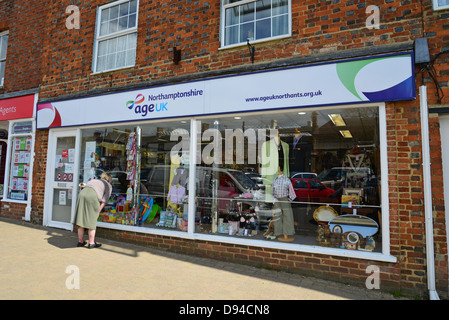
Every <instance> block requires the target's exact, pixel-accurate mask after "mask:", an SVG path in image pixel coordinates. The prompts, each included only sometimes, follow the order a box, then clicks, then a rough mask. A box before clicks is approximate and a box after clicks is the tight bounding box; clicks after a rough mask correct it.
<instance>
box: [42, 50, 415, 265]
mask: <svg viewBox="0 0 449 320" xmlns="http://www.w3.org/2000/svg"><path fill="white" fill-rule="evenodd" d="M413 99H415V82H414V72H413V57H412V54H411V53H409V52H407V53H401V54H394V55H385V56H377V57H370V58H364V59H356V60H348V61H340V62H332V63H324V64H317V65H310V66H301V67H291V68H285V69H280V70H269V71H261V72H253V73H248V74H239V75H232V76H223V77H216V78H211V79H200V80H197V81H191V82H183V83H174V84H170V85H164V86H153V87H148V88H142V89H136V90H132V91H122V92H116V93H112V94H105V95H97V96H88V97H83V98H78V99H70V100H61V101H46V102H41V103H38V105H37V128H38V129H50V133H49V140H48V154H47V173H46V191H45V203H44V224H46V225H49V226H57V227H61V228H65V229H69V230H71V229H72V228H73V226H72V222H73V219H74V214H75V212H74V211H75V204H76V198H77V194H78V191H79V188H78V185H79V184H80V183H82V182H88V181H89V180H91V179H98V178H99V177H100V175H101V173H102V172H103V171H108V172H110V173H111V175H112V177H113V180H112V186H113V195H112V197H111V199H110V201H109V203H108V205H107V206H106V207H105V209H104V211H103V212H102V213H101V215H100V217H99V219H98V220H99V221H98V226H99V227H100V228H104V229H111V230H121V231H129V232H136V233H142V234H148V235H158V236H166V237H175V238H179V239H189V240H199V241H202V240H204V241H211V242H220V243H231V244H237V245H239V244H241V245H247V246H254V247H263V248H275V249H285V250H290V251H299V252H311V253H321V254H327V255H335V256H344V257H355V258H361V259H370V260H379V261H385V262H396V257H394V256H392V255H390V239H389V236H390V229H389V199H388V198H389V197H388V195H389V194H388V172H387V170H388V165H387V161H388V159H387V125H386V107H385V102H388V101H397V100H413Z"/></svg>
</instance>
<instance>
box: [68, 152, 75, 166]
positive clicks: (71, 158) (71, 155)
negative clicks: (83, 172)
mask: <svg viewBox="0 0 449 320" xmlns="http://www.w3.org/2000/svg"><path fill="white" fill-rule="evenodd" d="M69 162H70V163H74V162H75V149H69Z"/></svg>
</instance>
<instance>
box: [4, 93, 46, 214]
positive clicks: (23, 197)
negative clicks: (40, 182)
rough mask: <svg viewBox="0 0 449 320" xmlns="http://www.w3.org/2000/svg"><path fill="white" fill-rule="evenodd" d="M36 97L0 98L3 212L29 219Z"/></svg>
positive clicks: (34, 94)
mask: <svg viewBox="0 0 449 320" xmlns="http://www.w3.org/2000/svg"><path fill="white" fill-rule="evenodd" d="M37 99H38V97H37V93H31V94H24V95H14V96H11V95H10V96H8V97H7V98H5V99H1V100H0V197H2V206H1V215H2V216H6V217H14V218H23V219H25V220H27V221H29V220H30V213H31V188H32V186H31V181H32V172H33V157H34V153H33V150H34V134H35V126H36V124H35V115H34V110H35V109H36V103H37ZM23 208H25V209H23ZM23 212H24V213H25V215H24V214H23Z"/></svg>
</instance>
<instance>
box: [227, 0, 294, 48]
mask: <svg viewBox="0 0 449 320" xmlns="http://www.w3.org/2000/svg"><path fill="white" fill-rule="evenodd" d="M223 3H224V4H223V10H222V12H223V19H222V25H223V30H222V44H223V45H224V46H225V47H226V46H231V45H236V44H244V43H246V42H247V41H248V40H249V41H250V42H253V41H257V40H266V39H276V38H279V37H284V36H289V35H290V34H291V31H290V30H291V23H290V21H291V18H290V16H291V15H290V0H224V2H223Z"/></svg>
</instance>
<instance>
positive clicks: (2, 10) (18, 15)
mask: <svg viewBox="0 0 449 320" xmlns="http://www.w3.org/2000/svg"><path fill="white" fill-rule="evenodd" d="M42 17H45V1H37V0H32V1H26V2H25V1H12V0H5V1H1V2H0V32H2V31H9V39H8V50H7V59H6V68H5V82H4V87H3V88H1V89H0V94H2V93H9V92H16V91H22V90H27V89H34V88H37V87H39V84H40V82H41V79H42V75H41V65H42V62H41V57H42V39H43V32H42V30H43V28H44V27H45V26H44V25H43V23H42V22H43V19H42Z"/></svg>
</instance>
